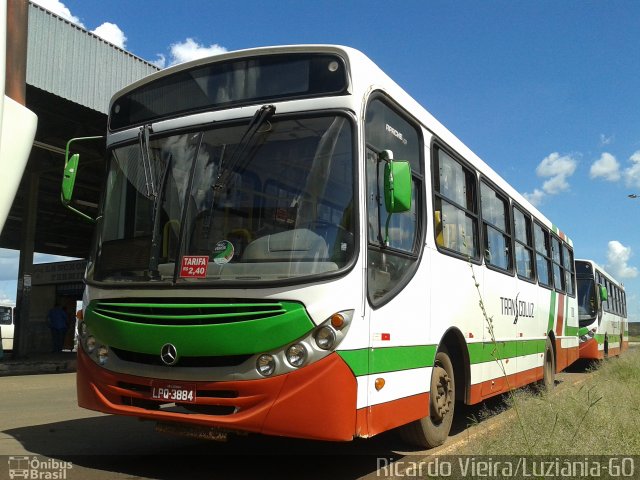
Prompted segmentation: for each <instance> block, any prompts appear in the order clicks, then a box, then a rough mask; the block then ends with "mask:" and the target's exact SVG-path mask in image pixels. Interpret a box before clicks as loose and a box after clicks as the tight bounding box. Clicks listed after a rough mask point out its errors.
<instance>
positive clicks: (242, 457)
mask: <svg viewBox="0 0 640 480" xmlns="http://www.w3.org/2000/svg"><path fill="white" fill-rule="evenodd" d="M581 376H584V373H583V371H582V370H580V369H577V370H576V371H573V372H568V373H562V374H560V375H559V376H558V379H559V380H560V381H561V382H562V383H565V384H569V383H572V382H575V381H579V379H580V378H581ZM499 401H500V400H499V399H498V400H494V402H499ZM495 405H497V403H496V404H495ZM467 408H468V411H466V412H463V414H462V415H460V414H459V415H458V423H457V424H456V425H455V426H454V432H453V433H454V434H456V435H457V437H456V436H454V437H453V438H450V439H449V441H448V442H447V444H446V445H445V446H444V447H445V448H446V451H445V452H443V453H447V454H454V453H455V442H456V438H461V437H462V436H464V435H465V429H466V425H465V423H466V422H465V419H466V418H468V417H469V416H471V415H473V414H474V413H477V412H478V411H479V407H467ZM0 412H1V414H0V478H7V473H8V468H9V464H8V463H5V461H6V462H8V457H6V456H5V457H2V455H11V456H14V457H16V456H31V457H30V458H33V457H32V456H33V455H38V457H37V458H38V459H39V461H47V459H52V460H51V462H53V463H51V462H50V464H47V465H45V467H42V468H45V469H46V468H49V466H50V465H52V468H53V469H54V470H55V469H56V468H57V469H58V470H60V465H61V464H62V466H63V467H64V468H65V469H66V466H65V465H66V464H64V462H65V461H69V462H71V465H72V466H71V468H70V469H66V471H65V472H64V474H65V475H66V477H63V478H67V479H70V480H73V479H76V478H77V479H125V478H126V479H138V478H158V479H173V478H176V479H178V478H179V479H183V478H190V479H195V478H214V479H215V478H233V479H236V478H263V479H265V478H289V477H293V476H298V477H300V478H332V479H340V478H349V479H355V478H382V477H379V476H378V475H377V474H376V470H377V467H378V465H379V463H378V458H383V457H384V458H387V459H399V458H402V457H403V456H404V455H406V454H409V453H410V454H412V457H411V459H412V461H418V460H419V459H420V458H423V457H426V456H428V455H430V454H433V453H436V452H434V451H429V452H427V451H422V452H417V451H403V450H396V449H395V448H397V447H400V448H402V444H401V443H399V440H398V438H397V437H396V436H395V435H394V434H393V433H385V434H382V435H379V436H377V437H375V438H373V439H369V440H358V441H354V442H348V443H329V442H313V441H300V440H291V439H282V438H274V437H262V436H248V437H233V438H231V439H230V441H229V442H228V443H216V442H210V441H200V440H194V439H188V438H183V437H174V436H170V435H166V434H161V433H157V432H155V430H154V424H153V423H151V422H141V421H138V420H136V419H131V418H123V417H115V416H110V415H103V414H100V413H96V412H91V411H88V410H83V409H81V408H79V407H78V406H77V405H76V399H75V374H73V373H68V374H50V375H32V376H16V377H3V378H0ZM489 421H492V420H489ZM319 422H321V419H319ZM405 448H406V447H405ZM441 448H442V447H441ZM452 449H453V450H452ZM317 454H322V456H318V457H316V458H309V457H308V456H309V455H317ZM14 462H15V460H14ZM55 462H57V463H55ZM13 466H15V464H14V465H13ZM337 472H339V474H338V473H337Z"/></svg>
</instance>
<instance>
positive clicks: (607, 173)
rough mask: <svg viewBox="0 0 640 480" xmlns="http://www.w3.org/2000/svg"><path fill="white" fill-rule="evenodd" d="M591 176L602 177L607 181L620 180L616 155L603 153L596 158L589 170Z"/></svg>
mask: <svg viewBox="0 0 640 480" xmlns="http://www.w3.org/2000/svg"><path fill="white" fill-rule="evenodd" d="M589 176H590V177H591V178H599V177H601V178H603V179H604V180H607V181H608V182H617V181H618V180H620V164H619V163H618V160H616V157H614V156H613V155H611V154H610V153H606V152H605V153H603V154H602V155H601V156H600V158H599V159H598V160H596V161H595V162H593V164H592V165H591V169H590V170H589Z"/></svg>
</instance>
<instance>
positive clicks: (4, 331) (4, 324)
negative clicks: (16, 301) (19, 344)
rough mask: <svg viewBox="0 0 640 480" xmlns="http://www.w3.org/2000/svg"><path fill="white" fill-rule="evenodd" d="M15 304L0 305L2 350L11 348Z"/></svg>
mask: <svg viewBox="0 0 640 480" xmlns="http://www.w3.org/2000/svg"><path fill="white" fill-rule="evenodd" d="M15 309H16V308H15V305H13V304H12V305H0V337H1V338H2V350H4V351H7V350H13V329H14V323H13V321H14V312H15Z"/></svg>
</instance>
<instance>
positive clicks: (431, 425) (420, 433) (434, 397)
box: [400, 351, 456, 448]
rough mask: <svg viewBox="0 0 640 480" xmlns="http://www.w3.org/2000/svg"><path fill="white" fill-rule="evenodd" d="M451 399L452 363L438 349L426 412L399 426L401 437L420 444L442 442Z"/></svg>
mask: <svg viewBox="0 0 640 480" xmlns="http://www.w3.org/2000/svg"><path fill="white" fill-rule="evenodd" d="M455 403H456V384H455V378H454V374H453V364H452V363H451V359H450V358H449V354H448V353H447V352H446V351H439V352H438V353H437V354H436V358H435V362H434V365H433V370H432V373H431V391H430V395H429V416H427V417H424V418H421V419H420V420H416V421H414V422H411V423H409V424H407V425H405V426H403V427H401V429H400V435H401V437H402V439H403V440H404V441H405V442H407V443H409V444H411V445H414V446H417V447H420V448H433V447H437V446H438V445H442V444H443V443H444V442H445V441H446V440H447V438H448V437H449V432H450V431H451V424H452V422H453V413H454V407H455Z"/></svg>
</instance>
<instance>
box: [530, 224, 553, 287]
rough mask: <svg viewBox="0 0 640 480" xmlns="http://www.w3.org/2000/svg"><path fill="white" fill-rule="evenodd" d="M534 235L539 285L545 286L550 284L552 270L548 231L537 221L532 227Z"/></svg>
mask: <svg viewBox="0 0 640 480" xmlns="http://www.w3.org/2000/svg"><path fill="white" fill-rule="evenodd" d="M533 231H534V237H535V245H536V270H537V272H538V281H539V282H540V285H544V286H545V287H551V286H552V276H551V275H552V273H551V272H552V270H551V245H550V243H549V232H548V231H547V230H545V229H543V228H542V227H541V226H540V225H538V224H537V223H536V224H535V226H534V228H533Z"/></svg>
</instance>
